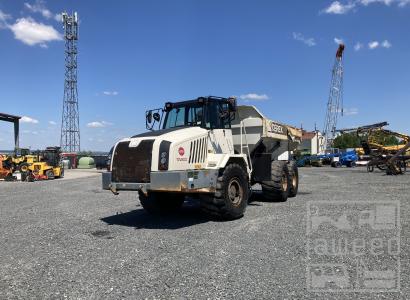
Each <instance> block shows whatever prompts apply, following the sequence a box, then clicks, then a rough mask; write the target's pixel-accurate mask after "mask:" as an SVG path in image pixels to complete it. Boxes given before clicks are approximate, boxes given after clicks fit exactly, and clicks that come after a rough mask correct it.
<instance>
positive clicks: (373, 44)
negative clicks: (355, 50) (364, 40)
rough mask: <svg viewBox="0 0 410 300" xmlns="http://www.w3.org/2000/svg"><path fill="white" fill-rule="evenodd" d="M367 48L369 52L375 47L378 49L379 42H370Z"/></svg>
mask: <svg viewBox="0 0 410 300" xmlns="http://www.w3.org/2000/svg"><path fill="white" fill-rule="evenodd" d="M368 46H369V49H370V50H373V49H376V48H377V47H379V42H378V41H372V42H370V43H369V44H368Z"/></svg>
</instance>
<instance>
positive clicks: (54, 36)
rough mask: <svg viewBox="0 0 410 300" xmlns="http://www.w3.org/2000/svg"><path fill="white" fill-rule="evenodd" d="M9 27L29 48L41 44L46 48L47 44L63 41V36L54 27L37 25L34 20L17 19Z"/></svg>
mask: <svg viewBox="0 0 410 300" xmlns="http://www.w3.org/2000/svg"><path fill="white" fill-rule="evenodd" d="M8 27H9V29H10V30H11V31H13V33H14V37H15V38H16V39H17V40H20V41H22V42H23V43H24V44H26V45H29V46H34V45H37V44H40V45H41V46H42V47H45V46H46V44H45V43H47V42H50V41H59V40H62V36H61V34H60V33H59V32H58V31H57V30H55V29H54V27H53V26H50V25H44V24H43V23H37V22H36V21H34V20H33V19H32V18H21V19H17V20H16V22H15V23H14V24H13V25H9V26H8Z"/></svg>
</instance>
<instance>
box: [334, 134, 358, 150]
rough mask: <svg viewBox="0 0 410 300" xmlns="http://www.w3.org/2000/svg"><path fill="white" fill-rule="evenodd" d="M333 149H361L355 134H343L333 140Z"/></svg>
mask: <svg viewBox="0 0 410 300" xmlns="http://www.w3.org/2000/svg"><path fill="white" fill-rule="evenodd" d="M333 147H334V148H338V149H347V148H359V147H361V144H360V138H359V137H358V136H357V135H356V133H344V134H341V135H339V136H338V137H336V138H335V139H334V141H333Z"/></svg>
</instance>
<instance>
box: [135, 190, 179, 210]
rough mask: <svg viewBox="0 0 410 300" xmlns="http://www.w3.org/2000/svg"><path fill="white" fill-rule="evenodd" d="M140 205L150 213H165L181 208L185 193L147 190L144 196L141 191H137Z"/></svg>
mask: <svg viewBox="0 0 410 300" xmlns="http://www.w3.org/2000/svg"><path fill="white" fill-rule="evenodd" d="M138 195H139V200H140V203H141V205H142V207H143V208H144V209H145V210H146V211H147V212H149V213H150V214H167V213H172V212H175V211H177V210H178V209H180V208H181V206H182V204H183V203H184V200H185V195H183V194H174V193H154V192H149V193H148V195H147V196H146V195H145V194H144V193H143V192H141V191H140V192H138Z"/></svg>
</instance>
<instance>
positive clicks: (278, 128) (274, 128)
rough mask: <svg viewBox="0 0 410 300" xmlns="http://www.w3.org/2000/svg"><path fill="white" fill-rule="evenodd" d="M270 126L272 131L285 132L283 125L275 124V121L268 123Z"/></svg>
mask: <svg viewBox="0 0 410 300" xmlns="http://www.w3.org/2000/svg"><path fill="white" fill-rule="evenodd" d="M270 128H271V130H272V132H275V133H280V134H285V133H284V132H283V126H280V125H278V124H275V123H270Z"/></svg>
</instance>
